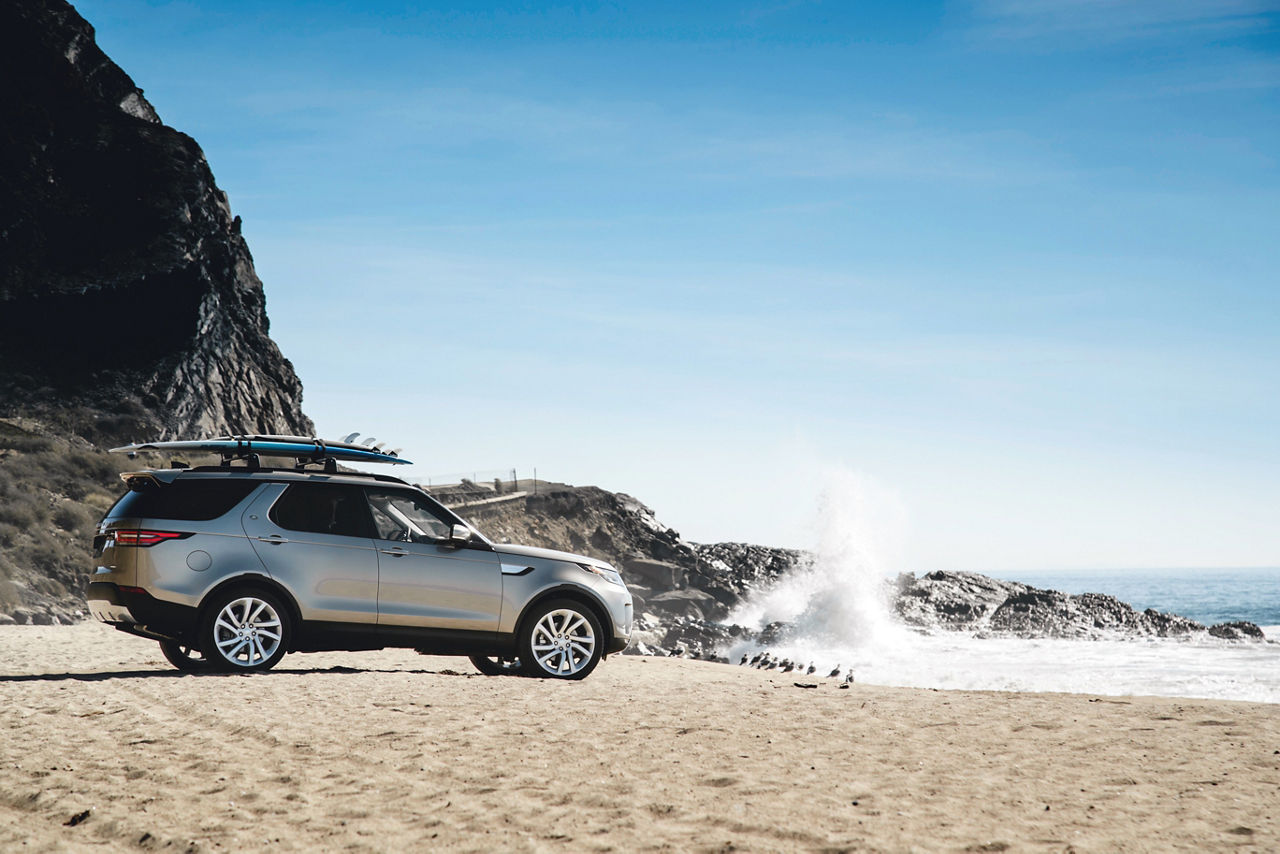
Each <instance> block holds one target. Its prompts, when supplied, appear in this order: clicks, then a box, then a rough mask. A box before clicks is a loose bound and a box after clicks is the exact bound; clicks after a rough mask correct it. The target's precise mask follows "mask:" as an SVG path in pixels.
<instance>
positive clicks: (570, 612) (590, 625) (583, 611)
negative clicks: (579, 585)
mask: <svg viewBox="0 0 1280 854" xmlns="http://www.w3.org/2000/svg"><path fill="white" fill-rule="evenodd" d="M588 639H589V640H590V643H587V642H586V641H587V640H588ZM517 643H518V644H519V652H520V663H521V669H523V670H524V672H525V674H526V675H528V676H536V677H539V678H541V679H586V678H587V676H588V675H590V673H591V671H592V670H595V669H596V665H597V664H599V663H600V658H601V657H602V656H603V654H604V645H605V637H604V631H603V630H602V629H601V627H600V618H599V617H597V616H596V615H595V611H593V610H592V609H591V608H589V607H587V606H586V605H583V604H582V603H581V602H577V601H575V600H573V599H551V600H548V601H546V602H542V603H539V604H538V605H535V606H534V607H533V609H532V610H531V611H530V612H529V614H528V615H527V616H526V617H525V619H524V621H523V622H522V623H521V628H520V637H519V638H518V639H517Z"/></svg>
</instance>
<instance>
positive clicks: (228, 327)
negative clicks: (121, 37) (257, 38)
mask: <svg viewBox="0 0 1280 854" xmlns="http://www.w3.org/2000/svg"><path fill="white" fill-rule="evenodd" d="M0 77H3V81H4V85H3V86H0V115H3V116H4V120H3V121H0V415H2V416H9V417H13V416H19V415H22V416H30V417H34V418H37V419H39V420H41V421H43V422H45V423H48V424H50V425H51V426H53V427H55V428H57V429H60V430H64V431H69V432H73V433H78V434H80V435H84V436H87V437H89V438H91V439H94V440H102V441H116V440H120V439H133V438H139V437H142V436H149V437H154V436H175V435H182V436H200V435H214V434H219V433H227V432H240V431H254V432H270V433H302V434H310V433H311V431H312V429H313V428H312V425H311V422H310V421H309V420H308V419H307V417H306V416H305V415H303V414H302V410H301V407H300V403H301V397H302V386H301V383H300V382H299V380H298V377H297V376H296V375H295V374H294V371H293V367H292V366H291V365H290V364H289V362H288V360H287V359H285V358H284V357H283V356H282V355H281V354H280V351H279V350H278V349H277V348H276V346H275V344H274V343H273V342H272V341H271V339H270V337H269V336H268V323H267V314H266V308H265V299H264V296H263V289H262V283H261V282H260V281H259V279H258V277H257V275H256V274H255V273H254V269H253V259H252V257H251V256H250V254H249V249H248V247H247V246H246V245H245V242H244V240H243V238H242V237H241V236H240V221H239V219H238V218H237V217H234V216H233V215H232V213H231V207H230V205H229V203H228V200H227V196H226V194H225V193H223V192H222V191H221V190H220V189H218V186H217V184H216V183H215V181H214V178H213V174H212V172H211V171H210V169H209V165H208V163H206V162H205V158H204V154H203V153H202V152H201V150H200V146H198V145H197V144H196V142H195V140H193V139H191V137H189V136H187V135H186V134H183V133H181V132H179V131H177V130H174V129H173V128H171V127H168V126H167V125H165V124H164V123H162V122H161V121H160V118H159V117H158V116H157V115H156V111H155V110H154V109H153V108H152V106H151V104H149V103H148V102H147V100H146V98H145V97H144V96H143V93H142V90H141V89H139V88H138V87H137V86H135V85H134V83H133V81H132V80H131V79H130V78H129V76H128V75H127V74H125V72H124V71H122V70H121V69H120V68H119V67H118V66H117V65H116V64H115V63H113V62H112V61H111V60H110V59H109V58H108V57H107V56H106V55H105V54H104V53H103V52H102V51H101V50H100V49H99V48H98V46H97V44H96V43H95V42H94V32H93V28H92V27H91V26H90V25H89V24H88V23H87V22H86V21H85V20H84V19H83V18H81V17H80V15H79V14H77V13H76V11H75V9H73V8H72V7H71V6H70V5H69V4H67V3H65V2H63V0H17V2H12V1H11V2H6V3H3V4H0Z"/></svg>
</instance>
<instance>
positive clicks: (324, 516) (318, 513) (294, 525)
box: [268, 483, 373, 537]
mask: <svg viewBox="0 0 1280 854" xmlns="http://www.w3.org/2000/svg"><path fill="white" fill-rule="evenodd" d="M268 516H269V517H270V518H271V521H272V522H275V523H276V524H277V525H279V526H280V527H281V528H284V529H285V530H287V531H306V532H309V533H312V534H335V535H337V536H340V537H372V536H373V520H372V519H370V518H369V506H368V504H367V503H366V502H365V500H364V490H363V489H361V488H360V487H358V486H354V487H353V486H338V485H335V484H324V483H295V484H293V485H292V486H290V487H289V488H288V489H286V490H285V491H284V495H282V496H280V498H279V500H278V501H276V503H275V505H274V506H273V507H272V508H271V512H270V513H269V514H268Z"/></svg>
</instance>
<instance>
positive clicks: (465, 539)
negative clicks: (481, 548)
mask: <svg viewBox="0 0 1280 854" xmlns="http://www.w3.org/2000/svg"><path fill="white" fill-rule="evenodd" d="M469 542H471V529H470V528H468V527H467V526H466V525H454V526H453V528H451V529H450V530H449V545H451V546H453V547H454V548H459V547H461V546H464V545H466V544H467V543H469Z"/></svg>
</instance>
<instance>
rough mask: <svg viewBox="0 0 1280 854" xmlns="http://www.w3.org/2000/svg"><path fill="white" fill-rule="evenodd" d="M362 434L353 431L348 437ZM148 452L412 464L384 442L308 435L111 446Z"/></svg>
mask: <svg viewBox="0 0 1280 854" xmlns="http://www.w3.org/2000/svg"><path fill="white" fill-rule="evenodd" d="M358 435H359V434H358V433H353V434H351V436H348V437H346V438H347V439H351V438H354V437H355V436H358ZM371 441H372V440H371ZM144 451H187V452H202V453H210V454H221V455H222V456H223V457H225V458H232V457H247V456H249V455H250V454H257V455H258V456H260V457H292V458H294V459H299V460H315V461H320V460H326V459H328V460H337V461H339V462H352V463H356V462H360V463H389V464H391V465H412V463H410V462H409V460H406V459H403V458H402V457H401V456H400V452H399V450H393V451H384V450H383V449H382V447H381V446H380V445H378V446H372V447H371V446H370V445H358V444H356V443H355V442H350V441H345V442H334V441H330V440H328V439H317V438H309V437H306V436H219V437H217V438H213V439H183V440H177V441H172V442H136V443H134V444H132V445H124V446H123V447H120V448H112V449H111V453H113V454H137V453H140V452H144Z"/></svg>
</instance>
